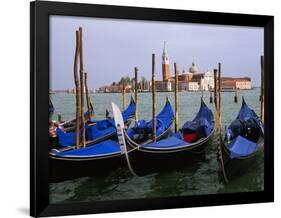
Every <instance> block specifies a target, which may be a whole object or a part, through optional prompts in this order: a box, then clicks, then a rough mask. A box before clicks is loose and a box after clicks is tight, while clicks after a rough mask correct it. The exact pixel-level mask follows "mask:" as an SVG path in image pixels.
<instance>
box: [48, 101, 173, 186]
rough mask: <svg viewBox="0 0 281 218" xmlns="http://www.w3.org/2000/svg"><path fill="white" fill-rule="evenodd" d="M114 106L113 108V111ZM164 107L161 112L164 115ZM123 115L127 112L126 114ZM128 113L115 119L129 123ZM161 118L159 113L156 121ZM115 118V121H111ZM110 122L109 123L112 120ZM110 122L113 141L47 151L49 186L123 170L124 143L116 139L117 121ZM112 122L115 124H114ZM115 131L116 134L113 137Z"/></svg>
mask: <svg viewBox="0 0 281 218" xmlns="http://www.w3.org/2000/svg"><path fill="white" fill-rule="evenodd" d="M116 107H117V106H115V108H116ZM168 107H169V106H168V103H167V104H166V106H165V107H164V108H163V110H162V111H168ZM126 111H127V110H126ZM129 115H130V113H128V112H126V113H124V112H123V113H122V114H121V112H120V117H119V118H118V119H121V120H122V123H123V126H122V127H123V128H124V126H125V124H124V121H125V120H127V119H129V117H130V116H129ZM162 115H164V114H163V113H161V112H160V113H159V118H160V117H161V116H162ZM114 118H115V117H114ZM112 120H113V119H112ZM115 120H116V119H114V127H115V137H114V138H113V139H108V140H105V141H102V142H99V143H96V144H94V143H91V144H88V145H87V147H86V148H80V149H75V147H74V146H68V147H65V148H60V149H51V150H50V152H49V158H50V168H51V170H50V177H49V181H50V182H60V181H65V180H69V179H75V178H79V177H83V176H92V177H95V176H100V175H102V174H106V173H108V172H110V171H112V170H114V169H116V168H117V167H120V166H124V165H125V163H126V158H125V157H124V153H125V152H124V149H125V146H124V143H123V142H124V140H123V139H120V138H119V137H118V136H119V134H118V132H120V129H119V128H116V126H118V125H119V123H120V122H119V121H118V122H116V121H115ZM115 122H116V123H115ZM116 129H117V134H116Z"/></svg>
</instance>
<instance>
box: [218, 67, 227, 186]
mask: <svg viewBox="0 0 281 218" xmlns="http://www.w3.org/2000/svg"><path fill="white" fill-rule="evenodd" d="M215 86H216V92H217V100H216V101H217V102H216V105H217V107H216V108H217V109H216V117H217V118H216V122H218V123H217V142H218V158H219V161H220V163H221V169H222V174H223V178H224V181H225V182H226V183H228V178H227V175H226V172H225V169H224V160H223V156H222V143H223V140H222V119H221V90H222V86H221V63H219V64H218V78H217V81H216V85H215Z"/></svg>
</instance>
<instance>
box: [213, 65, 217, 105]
mask: <svg viewBox="0 0 281 218" xmlns="http://www.w3.org/2000/svg"><path fill="white" fill-rule="evenodd" d="M214 103H215V109H216V110H217V69H214Z"/></svg>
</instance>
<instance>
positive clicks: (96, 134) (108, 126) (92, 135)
mask: <svg viewBox="0 0 281 218" xmlns="http://www.w3.org/2000/svg"><path fill="white" fill-rule="evenodd" d="M89 125H91V124H89V123H87V124H86V126H85V128H86V140H90V141H93V140H96V139H98V138H101V137H104V136H106V135H110V134H114V133H115V132H116V129H115V127H114V126H113V125H112V123H111V122H110V121H109V120H102V121H99V122H97V123H94V124H93V125H92V126H89Z"/></svg>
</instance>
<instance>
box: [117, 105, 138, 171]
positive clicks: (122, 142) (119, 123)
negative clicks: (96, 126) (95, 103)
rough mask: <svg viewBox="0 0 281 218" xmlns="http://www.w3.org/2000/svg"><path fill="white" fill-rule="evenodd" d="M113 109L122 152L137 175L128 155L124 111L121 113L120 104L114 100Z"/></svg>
mask: <svg viewBox="0 0 281 218" xmlns="http://www.w3.org/2000/svg"><path fill="white" fill-rule="evenodd" d="M112 111H113V117H114V121H115V127H116V129H117V136H118V143H119V144H120V149H121V153H122V154H125V157H126V161H127V164H128V168H129V170H130V172H131V173H132V174H133V175H134V176H136V175H137V174H136V173H135V172H134V170H133V168H132V166H131V163H130V159H129V155H128V150H127V146H126V141H125V136H124V128H125V125H124V120H123V116H122V113H121V111H120V109H119V108H118V106H117V105H116V104H114V103H113V102H112Z"/></svg>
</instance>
